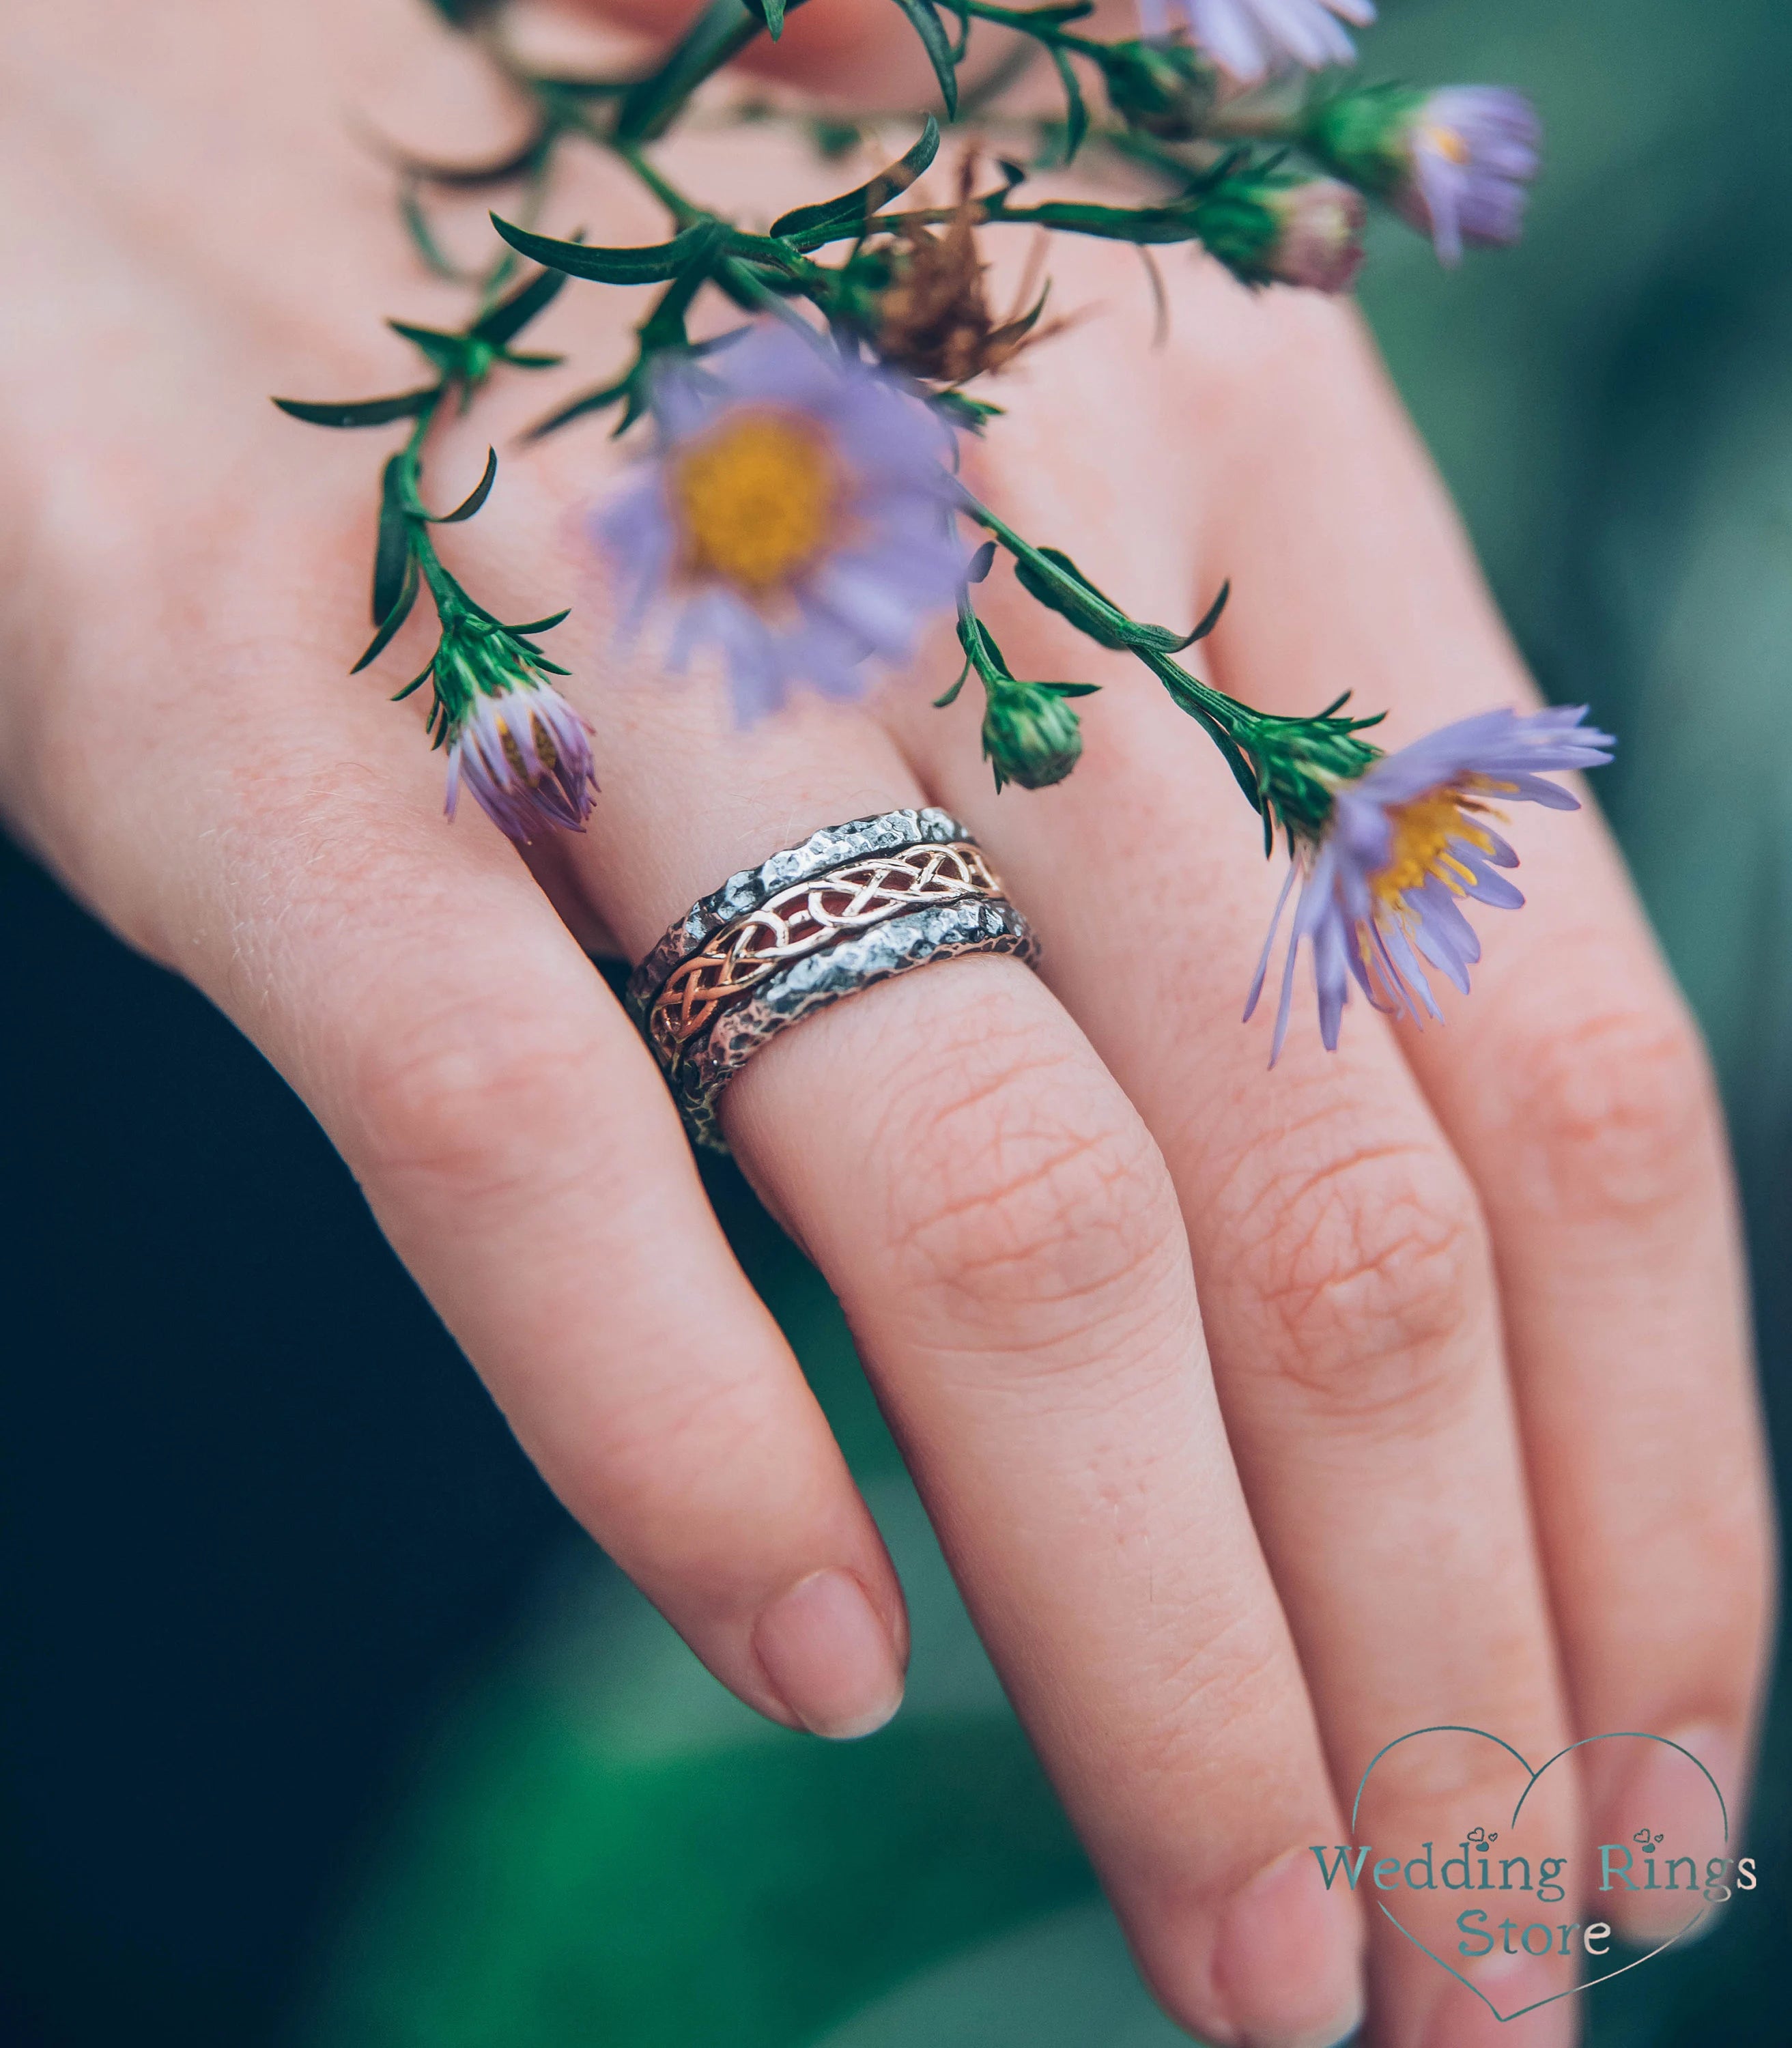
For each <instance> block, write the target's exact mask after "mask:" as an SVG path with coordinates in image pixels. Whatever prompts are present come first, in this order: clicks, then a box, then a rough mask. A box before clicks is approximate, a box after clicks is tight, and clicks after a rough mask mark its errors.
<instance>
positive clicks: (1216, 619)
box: [1165, 576, 1387, 718]
mask: <svg viewBox="0 0 1792 2048" xmlns="http://www.w3.org/2000/svg"><path fill="white" fill-rule="evenodd" d="M1231 595H1232V578H1231V577H1230V576H1228V577H1227V579H1226V580H1225V581H1224V583H1223V584H1220V595H1218V596H1217V597H1216V598H1215V599H1214V600H1213V602H1212V603H1211V604H1210V605H1209V606H1208V607H1207V609H1206V611H1204V612H1203V613H1202V614H1201V615H1200V620H1199V622H1198V623H1197V625H1196V627H1195V630H1194V631H1193V633H1191V634H1189V637H1188V638H1187V639H1186V640H1185V641H1184V642H1182V647H1192V646H1193V645H1194V644H1195V642H1197V640H1204V639H1205V638H1207V636H1208V634H1210V633H1211V632H1212V630H1213V629H1214V627H1215V626H1217V625H1218V624H1219V623H1220V613H1221V612H1222V611H1224V610H1225V608H1226V600H1227V599H1228V598H1229V597H1230V596H1231ZM1181 651H1182V649H1181V647H1171V648H1166V650H1165V652H1166V654H1180V653H1181ZM1349 696H1350V692H1349V691H1348V690H1346V691H1345V692H1344V696H1341V697H1340V698H1339V699H1338V702H1337V704H1333V705H1332V708H1331V710H1330V711H1323V712H1321V713H1320V714H1319V715H1320V716H1321V718H1329V717H1330V716H1331V715H1332V712H1334V711H1336V709H1337V708H1338V705H1339V704H1343V703H1344V702H1345V701H1346V700H1347V699H1348V697H1349ZM1383 716H1384V717H1385V716H1387V714H1386V713H1385V712H1384V713H1383Z"/></svg>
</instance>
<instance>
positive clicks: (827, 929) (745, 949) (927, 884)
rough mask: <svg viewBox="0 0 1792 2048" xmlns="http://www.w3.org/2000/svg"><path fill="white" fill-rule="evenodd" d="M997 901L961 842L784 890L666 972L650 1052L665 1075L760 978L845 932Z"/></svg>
mask: <svg viewBox="0 0 1792 2048" xmlns="http://www.w3.org/2000/svg"><path fill="white" fill-rule="evenodd" d="M1001 894H1002V885H1001V883H1000V882H999V881H998V880H997V879H996V878H995V875H993V874H992V873H991V871H990V867H989V863H988V862H987V860H986V859H984V857H983V853H982V851H981V850H980V849H979V848H977V847H976V846H975V845H974V844H971V843H970V842H969V841H968V840H956V841H953V842H952V843H950V844H946V845H943V846H941V845H920V846H911V847H907V848H904V849H903V850H902V851H901V852H899V853H894V854H886V855H879V856H877V857H876V858H874V859H868V860H860V861H855V862H853V863H851V864H850V865H849V866H847V867H840V868H836V870H835V871H833V872H832V874H829V875H821V876H819V877H817V878H816V879H815V880H813V881H810V882H800V883H797V885H795V886H793V887H791V888H789V889H785V890H781V891H780V892H779V893H778V894H777V895H775V896H773V897H772V898H770V900H769V901H768V902H765V903H763V904H762V905H761V906H759V908H758V910H754V911H751V912H750V913H748V914H747V916H746V917H741V918H739V919H738V920H737V921H735V922H734V923H733V924H731V925H726V926H724V927H723V929H722V930H720V932H718V933H716V935H715V936H714V937H713V938H712V939H711V940H710V941H708V944H705V945H704V946H703V947H701V948H700V949H699V950H698V951H697V952H694V953H692V954H691V955H690V956H689V957H688V958H687V959H685V960H682V961H681V962H680V964H678V966H677V967H676V968H674V969H673V972H672V974H671V976H669V979H667V981H666V983H665V986H664V987H662V988H661V991H660V992H659V995H658V996H657V999H656V1000H655V1002H654V1007H653V1009H652V1010H651V1012H650V1021H649V1027H648V1028H649V1033H650V1037H651V1038H652V1040H653V1042H654V1050H655V1051H656V1052H657V1053H659V1055H660V1057H661V1060H662V1061H664V1062H665V1065H667V1066H668V1068H670V1067H672V1066H673V1065H676V1063H677V1060H678V1058H679V1056H680V1054H681V1052H682V1050H683V1049H684V1048H685V1045H687V1044H688V1042H689V1041H691V1040H692V1039H693V1038H699V1037H700V1036H701V1035H702V1034H704V1032H706V1031H707V1030H709V1028H710V1026H712V1024H713V1023H714V1022H715V1020H716V1015H717V1014H718V1012H720V1010H723V1009H724V1008H726V1007H729V1006H730V1005H731V1004H733V1003H735V1002H737V1001H738V1000H739V999H740V998H741V997H743V996H744V995H746V994H747V991H749V990H750V989H752V988H754V987H757V986H758V983H761V982H762V981H763V980H765V979H766V976H769V975H771V974H774V973H775V972H777V971H778V969H779V968H783V967H786V966H788V965H789V964H790V963H791V962H793V961H794V960H801V959H804V958H805V957H806V956H808V955H809V954H811V953H813V952H819V951H820V950H821V948H824V947H826V946H830V945H832V944H836V942H837V941H839V940H840V939H842V938H844V937H845V936H846V935H847V934H848V933H851V932H859V931H863V930H865V929H867V928H868V927H869V926H871V925H879V924H882V923H884V922H885V921H887V920H888V919H890V918H892V917H902V916H903V915H904V914H905V913H907V912H909V911H910V910H921V909H922V908H924V907H925V906H927V905H929V904H934V903H948V902H956V901H957V900H959V899H960V898H967V897H979V898H986V899H989V900H992V901H993V900H995V899H999V898H1000V896H1001Z"/></svg>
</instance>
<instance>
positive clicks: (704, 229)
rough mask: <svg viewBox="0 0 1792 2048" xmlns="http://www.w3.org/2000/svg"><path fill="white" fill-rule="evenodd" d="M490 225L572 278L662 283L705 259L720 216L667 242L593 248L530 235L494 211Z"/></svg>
mask: <svg viewBox="0 0 1792 2048" xmlns="http://www.w3.org/2000/svg"><path fill="white" fill-rule="evenodd" d="M491 224H492V226H493V227H495V228H496V229H497V231H498V233H499V235H502V237H503V239H505V240H506V242H509V243H510V246H511V247H512V248H513V249H514V250H518V251H519V252H520V253H521V254H523V255H525V256H527V257H528V258H530V260H531V261H532V262H537V263H540V264H541V265H542V266H544V267H545V269H548V270H559V271H563V272H564V273H565V274H566V275H567V276H568V277H593V278H595V279H596V280H597V281H598V282H599V283H600V284H605V285H661V284H664V283H665V281H667V280H668V279H669V278H671V277H677V275H678V274H679V273H680V272H681V271H682V270H685V269H686V268H687V267H688V266H690V265H691V264H692V263H695V262H701V261H703V260H704V258H707V257H708V255H709V254H710V253H711V251H712V250H713V249H714V248H715V246H716V240H717V237H718V235H720V231H721V223H720V222H719V221H714V220H704V221H700V222H699V223H697V225H696V227H687V228H686V229H685V232H684V233H683V234H682V235H673V238H672V239H671V240H670V241H669V242H650V243H649V244H647V245H646V246H645V247H642V248H639V249H601V248H593V247H592V246H591V245H590V244H588V243H587V242H557V241H555V240H554V239H553V237H552V236H550V235H532V234H531V233H530V232H529V230H528V229H527V228H526V227H516V226H515V225H514V223H511V222H510V221H508V220H502V219H499V218H498V215H496V214H494V215H492V216H491Z"/></svg>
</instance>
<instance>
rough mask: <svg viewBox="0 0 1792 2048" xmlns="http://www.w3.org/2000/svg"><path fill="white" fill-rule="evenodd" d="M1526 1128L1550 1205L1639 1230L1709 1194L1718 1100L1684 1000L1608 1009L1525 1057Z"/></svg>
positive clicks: (1522, 1110)
mask: <svg viewBox="0 0 1792 2048" xmlns="http://www.w3.org/2000/svg"><path fill="white" fill-rule="evenodd" d="M1511 1071H1512V1072H1515V1073H1517V1074H1519V1075H1522V1076H1524V1080H1523V1083H1522V1092H1521V1093H1520V1095H1519V1100H1518V1106H1517V1107H1518V1123H1519V1129H1520V1131H1521V1132H1522V1135H1523V1137H1524V1138H1525V1139H1526V1140H1527V1141H1528V1143H1527V1149H1528V1150H1529V1151H1530V1154H1531V1156H1532V1158H1533V1161H1534V1166H1535V1169H1536V1178H1537V1179H1538V1181H1541V1183H1542V1185H1541V1186H1540V1187H1539V1188H1538V1190H1537V1193H1538V1195H1539V1197H1541V1198H1542V1200H1545V1201H1546V1202H1548V1203H1549V1204H1550V1205H1551V1206H1559V1207H1561V1208H1572V1209H1573V1210H1575V1211H1577V1212H1580V1213H1582V1214H1585V1213H1587V1212H1592V1214H1593V1215H1595V1216H1608V1217H1612V1218H1614V1219H1621V1220H1626V1221H1630V1222H1635V1221H1639V1220H1646V1219H1647V1217H1648V1216H1650V1215H1658V1214H1660V1213H1662V1212H1664V1211H1666V1210H1668V1209H1670V1208H1673V1207H1674V1205H1675V1204H1677V1202H1678V1201H1679V1200H1681V1199H1683V1198H1684V1197H1685V1195H1686V1194H1687V1193H1688V1192H1689V1189H1694V1188H1700V1189H1701V1193H1703V1192H1708V1190H1709V1181H1708V1180H1705V1181H1704V1185H1703V1186H1702V1187H1701V1178H1702V1177H1701V1169H1705V1173H1706V1174H1708V1173H1709V1166H1710V1164H1711V1162H1712V1160H1713V1159H1714V1158H1715V1156H1716V1134H1717V1131H1718V1118H1717V1110H1716V1092H1715V1089H1714V1088H1713V1085H1712V1079H1711V1073H1710V1069H1709V1063H1708V1061H1707V1060H1706V1057H1705V1048H1704V1045H1703V1044H1702V1043H1701V1040H1700V1038H1699V1036H1698V1034H1697V1030H1695V1028H1694V1027H1693V1024H1692V1022H1691V1021H1690V1019H1689V1018H1688V1017H1687V1016H1686V1014H1685V1012H1684V1011H1683V1010H1681V1008H1680V1007H1679V1005H1678V1003H1674V1002H1672V1001H1665V1002H1662V1003H1658V1004H1638V1005H1635V1006H1634V1007H1622V1008H1615V1009H1610V1010H1602V1011H1600V1012H1597V1013H1596V1014H1593V1015H1592V1016H1590V1017H1588V1018H1584V1020H1582V1021H1581V1022H1577V1023H1576V1024H1574V1025H1573V1026H1570V1027H1569V1028H1568V1029H1566V1030H1561V1031H1557V1032H1554V1033H1550V1034H1546V1035H1544V1036H1543V1037H1542V1039H1541V1040H1540V1041H1538V1042H1536V1043H1534V1044H1532V1045H1528V1046H1526V1047H1525V1048H1523V1049H1521V1050H1520V1052H1519V1053H1518V1054H1517V1056H1516V1057H1515V1058H1514V1059H1513V1061H1512V1062H1511Z"/></svg>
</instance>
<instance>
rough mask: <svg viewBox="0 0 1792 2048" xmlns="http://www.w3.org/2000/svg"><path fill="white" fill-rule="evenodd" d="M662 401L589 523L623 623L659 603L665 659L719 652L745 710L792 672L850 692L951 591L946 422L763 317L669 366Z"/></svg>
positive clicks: (960, 553) (955, 542) (953, 544)
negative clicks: (626, 473) (636, 467)
mask: <svg viewBox="0 0 1792 2048" xmlns="http://www.w3.org/2000/svg"><path fill="white" fill-rule="evenodd" d="M654 416H655V419H656V421H657V425H658V427H659V446H658V448H657V451H656V452H655V454H654V456H653V458H652V459H651V460H650V461H649V462H647V463H646V464H644V465H643V467H642V473H641V475H639V476H638V479H636V480H635V481H634V483H631V484H630V485H629V486H628V487H626V488H625V489H624V490H623V492H622V493H621V494H620V495H619V496H618V497H617V498H615V499H613V500H612V501H611V503H610V504H609V505H608V506H606V507H605V508H604V510H603V511H602V512H601V513H600V514H599V515H598V517H597V518H596V520H595V533H596V534H597V537H598V538H599V540H600V541H601V542H602V543H603V546H604V548H605V549H607V552H608V553H609V555H610V557H611V560H612V561H613V562H614V563H615V565H616V567H617V568H618V570H619V572H620V574H621V576H622V578H623V581H624V583H625V584H626V587H627V600H626V601H627V616H628V619H629V621H630V623H636V622H638V621H639V619H641V618H642V615H644V614H645V613H646V611H647V609H648V608H649V607H650V605H651V604H652V603H654V600H655V599H658V598H661V597H667V598H669V599H671V600H672V601H673V604H674V606H675V607H676V609H677V623H676V624H675V625H674V626H673V633H672V637H671V642H670V646H669V650H668V659H669V661H670V663H671V665H673V667H674V668H678V667H681V666H682V665H684V663H685V661H687V660H688V657H689V656H690V655H691V654H692V652H693V651H694V650H696V648H697V647H699V646H717V647H720V650H721V651H722V654H723V657H724V658H725V659H726V661H727V667H728V671H729V674H730V676H731V679H732V682H733V685H734V694H735V708H736V710H737V712H739V716H740V717H741V718H742V720H743V721H744V720H751V719H753V718H755V717H757V716H759V715H760V714H761V713H762V712H768V711H772V710H775V709H776V708H778V705H779V704H782V702H783V701H784V698H785V692H786V690H787V689H788V688H789V686H790V685H792V684H793V683H798V682H807V683H810V684H813V685H814V686H815V687H816V688H818V689H820V690H821V691H822V692H824V694H826V695H827V696H834V697H851V696H856V695H857V694H858V693H859V690H860V689H861V688H862V687H863V681H862V674H861V672H862V669H863V664H864V663H865V662H866V661H867V660H869V659H871V658H872V657H878V658H879V659H882V660H884V661H900V660H902V658H904V657H906V655H907V654H909V652H910V649H911V648H912V647H913V643H914V637H915V630H916V628H917V626H918V625H919V623H921V620H922V619H924V618H925V616H926V615H928V614H929V613H932V612H936V611H946V610H949V609H950V607H952V604H953V603H954V602H955V601H956V598H957V595H958V593H959V592H960V589H961V588H963V586H964V572H965V568H966V559H967V558H966V555H965V551H964V546H963V545H962V544H961V542H960V541H959V539H958V538H957V537H956V533H955V531H954V529H953V524H952V502H953V501H952V479H951V477H950V475H949V474H948V471H947V469H946V467H945V466H944V461H943V460H942V458H943V457H944V456H945V455H946V454H947V453H948V452H949V448H950V440H949V435H948V429H946V428H945V427H944V425H942V424H941V422H940V421H938V420H937V418H936V417H934V416H933V415H932V414H931V413H929V412H928V411H927V409H925V406H924V405H922V403H921V401H920V400H919V399H917V398H915V397H914V396H913V394H911V393H910V391H909V390H907V389H906V387H905V386H902V385H901V384H899V383H898V382H897V380H896V379H895V378H894V377H892V376H891V375H890V374H889V372H888V371H886V370H882V369H879V368H877V367H873V366H871V365H869V364H866V363H860V362H857V361H851V360H848V359H845V358H844V357H842V356H840V355H836V354H835V353H834V352H833V351H832V350H831V349H828V348H825V347H817V346H815V345H813V344H812V343H810V342H809V340H806V339H805V338H804V337H803V336H801V335H800V334H797V333H794V332H792V331H791V329H790V328H789V327H787V326H785V325H784V324H782V323H780V322H775V321H774V322H767V323H766V324H763V325H761V326H758V327H756V328H751V329H749V330H748V331H747V332H746V333H745V334H744V335H743V336H741V337H740V339H739V340H737V341H735V342H732V343H730V344H729V345H728V346H727V347H726V348H724V349H723V350H721V351H719V352H716V353H714V354H712V355H708V356H707V357H705V358H704V359H702V360H701V361H700V362H689V361H685V362H680V363H675V364H668V365H667V366H665V367H664V368H662V370H661V374H660V375H659V377H658V378H657V380H656V382H655V386H654Z"/></svg>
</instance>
